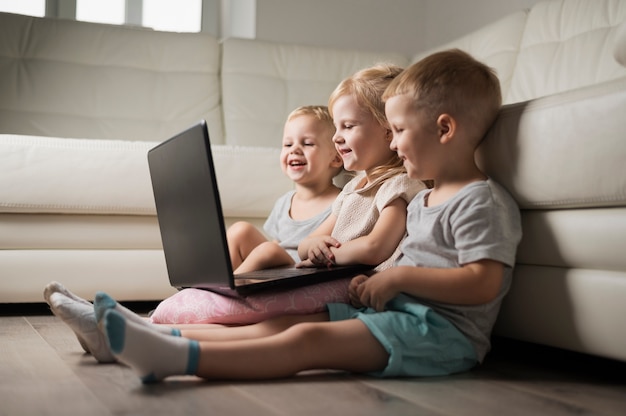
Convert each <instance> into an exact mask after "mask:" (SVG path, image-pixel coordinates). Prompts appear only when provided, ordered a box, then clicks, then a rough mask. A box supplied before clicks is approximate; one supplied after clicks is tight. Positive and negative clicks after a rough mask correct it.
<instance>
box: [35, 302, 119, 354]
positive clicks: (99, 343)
mask: <svg viewBox="0 0 626 416" xmlns="http://www.w3.org/2000/svg"><path fill="white" fill-rule="evenodd" d="M47 300H48V305H50V309H52V312H53V313H54V314H55V315H56V316H57V317H59V318H60V319H61V320H62V321H63V322H65V324H67V326H69V327H70V328H72V330H73V331H74V333H75V334H76V337H77V338H78V340H79V341H80V342H81V345H82V346H83V348H84V349H85V351H87V352H89V353H91V355H93V356H94V358H95V359H96V360H98V362H101V363H111V362H115V357H114V356H113V354H111V351H110V350H109V347H108V345H107V342H106V338H105V336H104V334H102V332H100V331H99V330H98V325H97V324H96V315H95V313H94V310H93V305H92V304H91V303H89V302H87V304H86V305H85V304H84V303H82V302H79V301H76V300H74V299H72V298H69V297H67V296H66V295H65V294H63V293H61V292H51V293H50V294H49V295H48V297H47Z"/></svg>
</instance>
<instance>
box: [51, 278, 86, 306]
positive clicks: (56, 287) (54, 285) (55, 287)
mask: <svg viewBox="0 0 626 416" xmlns="http://www.w3.org/2000/svg"><path fill="white" fill-rule="evenodd" d="M55 292H58V293H62V294H64V295H65V296H67V297H68V298H70V299H73V300H75V301H76V302H79V303H83V304H85V305H91V302H89V301H88V300H86V299H83V298H81V297H80V296H78V295H75V294H74V293H72V292H70V291H69V290H68V289H66V288H65V286H63V285H62V284H61V283H59V282H54V281H53V282H50V283H48V284H47V285H46V287H45V288H44V290H43V297H44V298H45V299H46V302H48V304H50V302H49V301H48V300H49V299H50V295H51V294H53V293H55Z"/></svg>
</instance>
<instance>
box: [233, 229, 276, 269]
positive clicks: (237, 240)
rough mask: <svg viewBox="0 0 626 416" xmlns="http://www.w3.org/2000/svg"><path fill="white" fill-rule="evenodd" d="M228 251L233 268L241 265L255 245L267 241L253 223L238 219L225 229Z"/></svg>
mask: <svg viewBox="0 0 626 416" xmlns="http://www.w3.org/2000/svg"><path fill="white" fill-rule="evenodd" d="M226 240H227V242H228V252H229V253H230V261H231V263H232V265H233V270H237V268H238V267H239V266H240V265H241V263H242V262H243V261H244V260H245V259H246V258H247V257H248V255H249V254H250V252H251V251H252V250H254V248H255V247H256V246H258V245H259V244H261V243H264V242H266V241H267V238H265V236H264V235H263V233H261V232H260V231H259V230H258V229H257V228H256V227H255V226H254V225H252V224H250V223H248V222H245V221H238V222H236V223H234V224H233V225H231V226H230V227H228V230H226Z"/></svg>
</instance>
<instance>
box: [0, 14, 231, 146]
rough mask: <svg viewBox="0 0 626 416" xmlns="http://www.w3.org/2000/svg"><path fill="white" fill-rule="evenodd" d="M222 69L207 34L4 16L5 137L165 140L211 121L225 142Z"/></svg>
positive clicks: (0, 85) (0, 21)
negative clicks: (192, 126) (184, 130)
mask: <svg viewBox="0 0 626 416" xmlns="http://www.w3.org/2000/svg"><path fill="white" fill-rule="evenodd" d="M219 62H220V48H219V43H218V41H217V39H216V38H214V37H212V36H210V35H207V34H204V33H168V32H156V31H152V30H146V29H139V28H130V27H125V26H114V25H101V24H93V23H87V22H76V21H70V20H63V19H42V18H36V17H28V16H20V15H14V14H8V13H0V91H2V93H1V94H0V133H16V134H28V135H40V136H51V137H77V138H97V139H119V140H124V139H132V140H147V141H160V140H163V139H165V138H167V137H170V136H172V135H173V134H175V133H176V132H178V131H180V130H182V129H183V128H185V127H187V126H188V125H190V124H192V123H193V122H196V121H198V120H200V119H206V120H207V122H208V124H209V126H211V132H212V137H213V141H214V143H221V142H222V130H223V129H222V113H221V106H220V83H219V69H220V68H219Z"/></svg>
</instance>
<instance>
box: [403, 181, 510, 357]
mask: <svg viewBox="0 0 626 416" xmlns="http://www.w3.org/2000/svg"><path fill="white" fill-rule="evenodd" d="M429 193H430V190H425V191H422V192H420V193H419V194H418V195H417V196H416V197H415V199H413V201H411V203H410V204H409V206H408V208H407V210H408V214H407V233H408V235H407V237H406V239H405V240H404V242H403V243H402V245H401V252H402V254H401V256H400V258H399V259H398V261H397V264H398V265H409V266H422V267H438V268H456V267H460V266H462V265H464V264H467V263H472V262H475V261H478V260H484V259H491V260H496V261H499V262H502V263H503V264H504V265H505V268H504V278H503V281H502V286H501V288H500V292H499V294H498V296H497V297H496V298H495V299H494V300H492V301H491V302H489V303H486V304H482V305H471V306H466V305H453V304H444V303H440V302H434V301H429V300H426V299H417V301H418V302H419V303H421V304H423V305H425V306H429V307H431V308H432V309H433V310H435V311H436V312H437V313H439V314H441V315H442V316H444V317H445V318H447V319H448V320H450V321H451V322H452V323H453V324H454V325H455V326H456V327H457V328H458V329H459V330H460V331H461V332H462V333H463V334H465V336H467V338H468V339H469V340H470V342H471V343H472V344H473V345H474V348H475V349H476V354H477V357H478V360H479V361H482V360H483V358H484V357H485V355H486V354H487V352H488V351H489V349H490V347H491V344H490V336H491V330H492V328H493V325H494V323H495V320H496V317H497V315H498V312H499V310H500V304H501V303H502V298H503V297H504V295H505V294H506V293H507V292H508V290H509V287H510V285H511V279H512V271H513V266H514V264H515V253H516V250H517V245H518V243H519V241H520V239H521V236H522V230H521V220H520V212H519V208H518V207H517V205H516V203H515V201H514V200H513V198H512V197H511V196H510V195H509V194H508V193H507V192H506V191H505V190H504V188H502V187H501V186H500V185H498V184H496V183H495V182H494V181H492V180H490V179H489V180H486V181H480V182H474V183H471V184H469V185H467V186H465V187H464V188H463V189H462V190H461V191H459V192H458V193H457V194H456V195H455V196H454V197H453V198H451V199H450V200H448V201H446V202H445V203H443V204H440V205H437V206H434V207H427V206H425V201H426V200H427V198H428V195H429Z"/></svg>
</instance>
